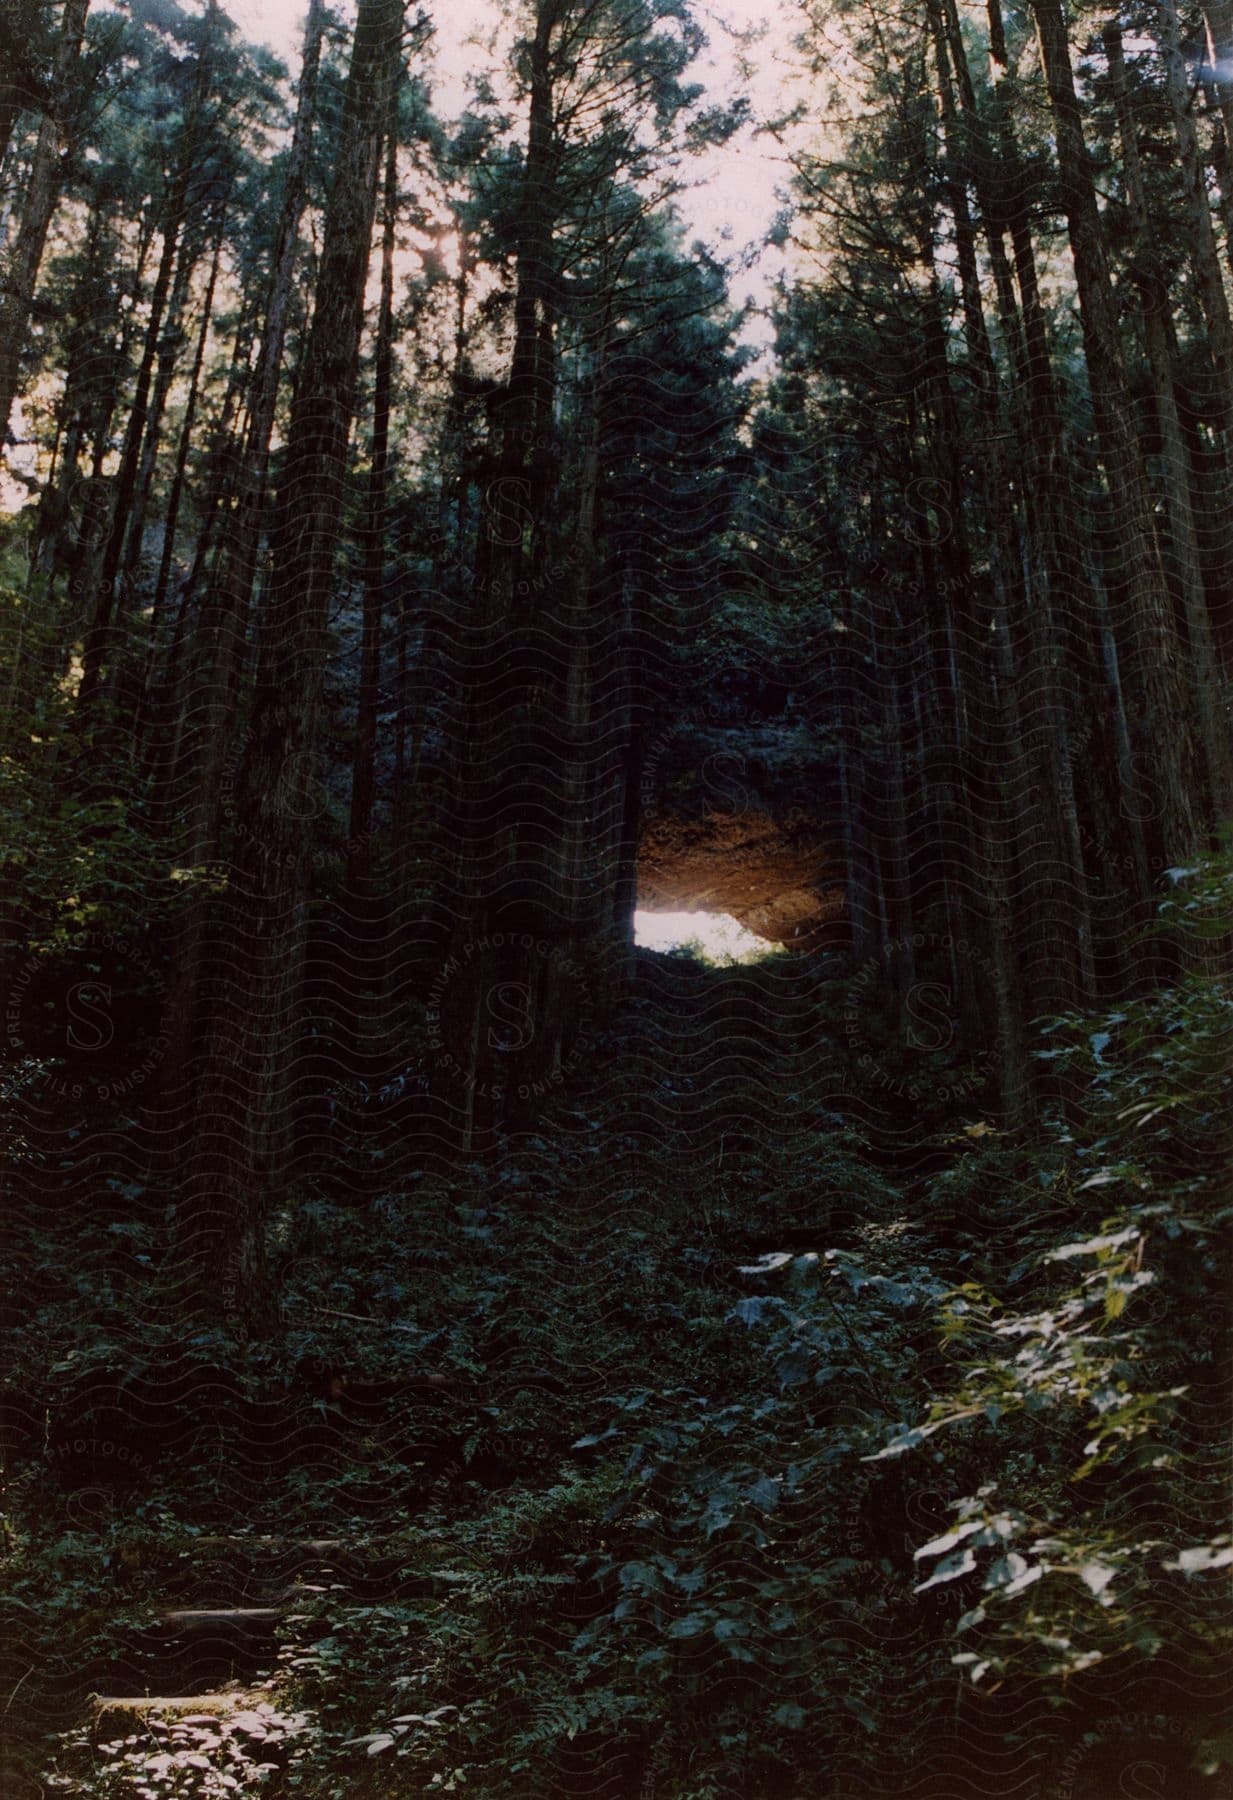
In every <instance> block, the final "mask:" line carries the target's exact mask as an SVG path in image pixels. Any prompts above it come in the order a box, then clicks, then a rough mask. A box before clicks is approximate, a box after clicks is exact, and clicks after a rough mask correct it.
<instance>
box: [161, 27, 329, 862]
mask: <svg viewBox="0 0 1233 1800" xmlns="http://www.w3.org/2000/svg"><path fill="white" fill-rule="evenodd" d="M324 27H325V7H324V4H323V0H310V5H309V9H308V19H307V22H306V24H305V30H304V56H303V62H302V65H301V72H300V86H299V97H298V100H297V104H296V118H295V126H294V129H293V132H292V139H291V149H290V153H289V155H288V159H287V172H286V179H285V184H284V187H283V196H282V206H281V210H280V213H279V223H278V237H277V241H276V243H275V247H274V256H273V261H272V264H271V273H270V286H269V293H268V297H267V301H266V307H265V317H264V323H263V326H262V331H261V347H260V350H259V351H258V355H257V366H256V369H255V370H254V372H253V377H252V382H251V385H250V388H249V408H248V423H247V428H246V431H245V438H244V451H243V456H242V458H241V461H240V466H239V471H238V476H237V481H236V486H235V492H234V497H233V510H232V513H231V517H230V519H229V521H228V522H227V525H226V529H225V531H224V533H223V536H222V539H221V542H220V544H219V547H218V553H217V557H216V560H215V565H214V568H213V570H212V571H211V575H210V580H209V584H208V587H207V589H206V594H205V599H204V603H203V606H202V613H201V620H200V624H199V628H198V632H197V640H196V644H195V647H194V650H193V657H192V661H193V690H194V711H195V726H194V729H193V732H192V739H191V745H190V746H189V747H188V766H184V767H181V769H180V770H179V772H178V779H177V785H179V786H181V787H182V788H184V789H185V791H186V792H187V795H188V820H187V825H186V832H185V843H184V845H183V847H182V855H183V856H184V858H185V859H186V862H187V864H188V866H192V867H196V866H197V865H198V864H199V863H201V862H202V861H204V860H208V858H209V857H210V856H212V855H213V854H214V853H215V851H216V850H217V848H218V832H219V823H220V810H219V809H220V795H221V791H222V775H223V770H224V769H225V767H226V765H227V760H228V757H229V755H230V754H231V751H232V748H233V743H234V737H233V732H234V707H233V702H234V697H235V691H236V684H237V681H238V679H239V673H240V666H241V657H242V651H243V646H244V642H245V637H246V633H247V630H248V615H249V608H250V605H251V602H252V594H253V588H254V585H255V583H256V578H257V563H258V553H259V547H260V541H261V533H262V528H263V525H264V524H265V520H266V501H267V494H266V489H267V480H268V471H269V461H270V442H271V439H272V437H273V433H274V415H275V411H276V409H277V404H278V390H279V379H280V376H281V373H282V361H283V346H284V342H285V339H286V332H287V321H288V317H289V314H290V309H291V302H292V299H293V297H294V292H295V271H296V265H297V261H298V257H299V232H300V221H301V219H302V217H303V214H304V207H305V205H306V203H307V197H308V174H309V164H310V159H311V153H312V138H313V125H314V120H315V117H316V108H317V83H318V77H319V72H320V65H321V41H322V34H323V31H324Z"/></svg>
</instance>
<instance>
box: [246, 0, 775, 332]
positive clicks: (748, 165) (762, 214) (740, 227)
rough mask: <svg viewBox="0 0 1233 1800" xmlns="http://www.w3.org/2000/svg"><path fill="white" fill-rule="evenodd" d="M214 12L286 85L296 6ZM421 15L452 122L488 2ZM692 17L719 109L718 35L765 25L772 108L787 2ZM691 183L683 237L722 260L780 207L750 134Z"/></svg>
mask: <svg viewBox="0 0 1233 1800" xmlns="http://www.w3.org/2000/svg"><path fill="white" fill-rule="evenodd" d="M223 5H224V9H225V10H226V12H227V13H228V14H229V15H230V16H231V18H233V19H234V20H235V22H236V24H237V25H238V26H239V27H240V29H241V31H242V32H243V33H244V35H245V36H246V37H247V38H249V39H250V40H251V41H253V42H256V43H266V44H268V45H269V46H270V48H271V49H273V50H275V51H277V53H278V54H279V56H281V57H282V58H283V59H284V61H285V62H286V63H287V65H288V67H289V68H290V70H291V72H292V75H293V76H294V75H295V74H296V73H297V72H298V68H299V56H300V46H301V43H302V39H303V27H304V16H305V13H306V11H307V4H306V0H223ZM428 10H429V11H430V12H431V14H432V17H433V21H434V23H435V26H436V40H435V59H434V60H435V72H434V77H433V89H434V96H435V100H436V104H437V106H438V108H439V109H440V110H441V111H442V112H443V113H444V114H445V115H446V116H447V117H456V116H457V115H458V114H460V113H461V112H462V111H463V110H464V108H465V106H466V104H467V98H468V94H467V85H466V77H467V74H468V73H469V72H472V71H477V70H479V69H482V68H484V67H485V66H487V58H486V56H485V55H484V53H482V52H480V51H478V50H477V49H476V47H475V45H474V44H470V45H469V44H468V39H470V38H471V37H472V36H473V34H474V33H475V32H476V30H477V29H480V30H482V31H485V32H487V31H490V30H491V28H492V25H493V22H494V20H495V19H496V18H497V17H498V16H499V12H498V7H497V5H496V0H428ZM695 12H696V16H697V17H698V19H699V21H700V23H701V24H702V27H703V29H704V31H705V32H706V34H707V37H708V39H709V40H710V44H709V48H708V50H707V51H706V52H705V53H704V54H703V56H702V57H701V58H700V59H699V61H698V62H697V63H696V64H695V65H694V70H693V71H691V73H692V75H693V78H694V79H696V80H698V81H701V82H703V83H704V84H705V86H706V89H707V93H708V96H709V97H710V98H711V99H713V100H715V101H720V100H723V99H726V98H727V97H729V96H730V95H733V94H735V93H737V92H740V91H742V88H741V81H740V77H739V73H738V69H737V50H736V47H735V46H734V45H733V43H732V39H731V37H730V35H729V31H728V30H726V29H725V27H729V28H732V29H735V30H738V31H747V30H749V29H750V28H751V27H757V26H763V25H765V26H766V35H765V37H764V39H763V40H762V42H761V43H759V44H758V45H757V46H756V47H755V48H754V50H753V52H752V54H751V58H750V60H751V61H752V62H753V63H754V64H755V73H754V78H753V82H752V86H751V87H750V88H749V89H748V91H749V94H750V98H751V101H752V104H753V112H754V115H755V117H759V116H764V115H766V114H768V113H772V112H774V111H775V110H776V108H777V107H780V106H782V105H783V104H784V92H785V89H784V81H785V77H786V75H787V73H788V70H789V64H790V50H789V48H788V46H789V42H790V38H791V34H792V29H793V23H794V18H793V15H795V22H796V23H797V24H799V6H794V5H793V4H792V0H699V4H698V5H697V6H696V7H695ZM691 174H692V175H693V176H694V178H695V179H697V180H698V181H699V182H700V183H701V185H700V187H699V188H698V189H697V191H695V192H691V193H688V194H684V195H682V196H681V198H680V201H679V205H680V207H681V211H682V213H683V214H684V216H685V218H686V220H687V222H688V224H689V226H690V227H691V229H692V232H693V234H694V235H695V236H697V237H700V238H702V239H703V241H704V242H705V243H706V244H707V245H708V247H710V248H712V249H713V250H715V251H716V252H717V253H720V254H723V255H724V256H731V255H733V254H734V253H736V252H739V251H740V250H741V249H742V248H744V246H746V245H748V244H752V243H753V242H754V241H755V240H756V239H757V238H759V237H760V236H761V235H762V234H763V233H764V232H765V231H766V229H767V227H768V225H769V224H770V223H771V220H772V219H773V218H774V216H775V213H776V212H777V211H778V209H779V207H780V205H781V204H782V202H781V201H780V200H778V199H777V197H776V191H775V190H776V188H777V187H782V186H783V185H785V183H786V179H787V171H786V168H785V166H784V162H783V159H782V153H781V152H780V151H779V149H778V147H777V146H776V145H775V144H774V142H773V141H772V140H771V139H769V138H765V137H761V138H759V137H755V136H754V135H753V133H752V132H751V131H746V132H743V133H742V134H741V135H740V136H739V137H736V138H733V139H732V140H730V142H729V143H727V144H726V145H723V146H721V147H720V148H719V149H717V150H713V151H710V152H708V153H707V155H706V156H704V157H700V158H698V159H696V161H695V163H694V165H693V167H692V170H691ZM781 266H782V257H781V255H780V252H779V251H777V250H774V249H771V250H766V251H764V252H763V253H762V256H761V257H760V259H759V262H758V266H757V267H756V268H754V269H751V270H750V271H749V272H748V273H744V272H742V273H739V274H738V275H737V276H736V277H735V279H734V281H733V284H732V297H733V299H734V300H735V301H737V302H741V301H743V300H745V299H746V298H747V297H748V296H750V295H752V296H753V297H754V299H755V301H756V302H757V303H758V304H761V303H762V302H763V301H764V300H765V299H766V298H767V296H768V289H769V283H770V282H771V281H773V279H774V278H775V276H776V274H777V273H778V271H779V269H780V268H781ZM747 335H748V337H749V338H750V340H751V341H755V342H759V343H763V342H766V341H768V340H769V336H770V333H769V331H768V330H765V329H763V330H758V329H754V330H751V331H750V332H749V333H748V334H747Z"/></svg>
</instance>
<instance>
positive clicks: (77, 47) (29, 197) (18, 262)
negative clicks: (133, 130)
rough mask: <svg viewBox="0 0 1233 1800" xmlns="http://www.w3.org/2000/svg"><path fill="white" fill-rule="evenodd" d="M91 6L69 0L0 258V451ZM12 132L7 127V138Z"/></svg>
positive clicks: (58, 184)
mask: <svg viewBox="0 0 1233 1800" xmlns="http://www.w3.org/2000/svg"><path fill="white" fill-rule="evenodd" d="M89 6H90V0H64V11H63V14H62V15H61V20H60V35H59V38H58V40H57V44H56V53H55V62H54V64H53V68H52V75H51V94H50V95H49V99H48V105H47V110H46V112H45V113H44V117H43V120H42V123H41V125H40V126H39V134H38V141H37V143H36V145H35V149H34V160H33V163H32V165H31V169H30V175H29V179H28V181H27V183H26V196H25V203H24V205H23V207H22V213H21V225H20V227H19V229H18V232H17V236H16V239H15V240H14V243H13V248H12V250H11V252H9V253H7V254H6V255H5V257H4V259H3V261H2V262H0V453H2V452H3V448H4V442H5V441H6V440H7V436H8V425H9V414H10V413H11V412H12V410H13V401H14V399H15V398H16V395H17V386H18V379H19V375H20V370H21V353H22V348H23V345H24V343H25V335H26V326H27V323H28V321H29V318H30V307H31V304H32V303H33V300H34V289H35V285H36V283H37V281H38V273H39V266H40V264H41V263H42V260H43V249H44V246H45V245H46V243H47V233H48V230H49V228H50V226H51V219H52V214H53V213H54V212H55V210H56V203H57V201H58V200H59V198H60V189H61V184H62V180H63V171H64V165H65V158H66V157H67V155H68V153H69V149H70V142H71V139H72V135H73V102H74V80H75V76H76V72H77V67H78V63H79V60H80V56H81V40H82V38H83V36H84V35H85V29H86V14H87V12H88V11H89ZM9 91H10V93H11V92H12V89H10V90H9ZM7 137H8V134H7V131H6V133H5V141H6V143H7Z"/></svg>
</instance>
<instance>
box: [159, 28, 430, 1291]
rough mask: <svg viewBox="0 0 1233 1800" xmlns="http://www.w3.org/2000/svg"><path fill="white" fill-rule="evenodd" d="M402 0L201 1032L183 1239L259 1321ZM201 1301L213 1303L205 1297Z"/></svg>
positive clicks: (333, 309)
mask: <svg viewBox="0 0 1233 1800" xmlns="http://www.w3.org/2000/svg"><path fill="white" fill-rule="evenodd" d="M402 15H403V7H402V0H360V6H359V11H358V15H357V18H356V27H355V38H354V43H353V48H352V55H351V65H350V69H349V72H348V77H347V86H346V93H345V98H344V103H343V117H342V122H341V126H340V130H339V138H338V148H337V154H336V159H335V165H334V172H333V179H332V182H331V187H330V195H329V200H328V203H327V206H326V216H325V224H324V233H323V245H322V254H321V263H320V269H319V274H318V280H317V289H316V303H315V307H314V312H313V322H312V327H311V330H310V333H309V339H308V344H307V347H306V353H305V361H304V372H303V379H302V381H301V385H300V391H299V393H298V395H297V397H296V403H295V407H294V410H293V413H292V418H291V425H290V430H289V434H288V440H287V458H286V468H285V473H284V476H283V480H282V484H281V487H280V491H279V495H278V500H277V503H276V508H275V520H274V531H273V544H272V549H273V564H274V569H275V579H274V581H273V582H272V584H271V588H270V593H269V596H268V601H267V604H266V608H265V612H264V615H263V618H262V622H261V632H260V638H259V644H258V669H257V681H256V688H255V692H254V696H253V706H252V716H251V727H250V732H249V736H248V739H247V741H246V744H245V749H244V754H243V757H242V759H241V761H240V765H239V769H238V772H237V779H236V791H235V815H236V831H235V845H234V851H233V864H232V869H231V874H230V878H229V881H228V887H227V893H226V896H225V898H224V903H223V938H222V942H221V944H220V945H219V946H218V950H219V952H220V959H219V960H218V961H217V962H216V963H215V966H214V968H213V970H212V971H211V972H212V973H213V974H214V976H215V979H216V980H217V982H218V991H217V992H216V993H215V994H213V995H209V996H205V997H204V999H203V1003H204V1004H205V1005H206V1007H207V1023H206V1029H205V1032H204V1052H203V1057H202V1065H201V1071H200V1077H199V1080H198V1081H197V1083H196V1093H197V1105H196V1110H195V1117H194V1125H193V1137H192V1144H191V1154H190V1159H189V1160H190V1171H189V1174H188V1176H187V1178H186V1184H185V1195H184V1206H183V1213H182V1217H183V1224H184V1238H183V1241H182V1247H183V1249H184V1251H185V1254H186V1256H187V1257H188V1259H189V1266H190V1268H191V1269H192V1270H193V1272H194V1274H195V1277H196V1279H197V1280H198V1281H199V1282H201V1283H203V1285H204V1290H205V1294H208V1295H209V1296H210V1297H211V1298H212V1299H213V1300H214V1302H215V1304H217V1301H218V1296H219V1285H220V1279H221V1280H222V1281H223V1282H224V1283H225V1282H226V1280H227V1272H228V1271H231V1290H232V1300H231V1306H232V1308H233V1309H234V1311H235V1312H236V1313H237V1314H238V1316H239V1319H240V1320H241V1321H242V1322H245V1321H246V1322H247V1323H248V1324H250V1325H252V1324H260V1323H261V1322H262V1321H263V1320H264V1319H265V1318H266V1317H267V1316H268V1313H269V1308H270V1302H271V1296H270V1293H269V1287H268V1277H267V1272H266V1261H265V1225H266V1217H267V1213H268V1208H269V1204H270V1200H271V1197H272V1195H274V1194H275V1193H280V1192H282V1191H283V1190H284V1187H285V1183H286V1180H287V1177H288V1174H289V1145H290V1139H291V1132H292V1126H293V1123H294V1110H295V1103H296V1094H295V1087H296V1081H297V1077H298V1075H299V1073H300V1067H301V1064H300V1054H299V1051H300V1046H299V1003H300V994H301V983H302V978H303V963H304V953H305V947H306V942H307V924H308V901H309V873H310V868H309V850H310V826H311V815H312V807H311V798H310V793H311V784H312V771H313V765H314V759H315V757H316V753H317V744H318V734H319V721H320V709H321V684H322V676H323V672H324V664H325V653H326V645H327V628H328V615H329V604H330V600H331V597H332V594H333V589H334V569H335V559H336V552H337V547H338V541H339V534H340V529H341V522H342V503H343V483H344V477H345V473H346V459H347V445H348V440H349V437H350V432H351V425H352V418H353V412H354V405H355V390H356V379H357V369H358V361H359V347H360V337H361V333H362V330H363V322H364V290H365V284H366V279H367V273H368V262H369V254H370V249H371V240H372V228H373V218H374V213H375V210H376V200H377V187H378V178H379V174H380V161H381V145H382V142H383V139H384V134H385V128H386V122H387V120H388V116H389V106H390V96H391V93H392V91H393V87H394V82H395V75H396V70H397V68H398V65H399V58H400V50H401V32H402ZM203 1297H204V1296H203Z"/></svg>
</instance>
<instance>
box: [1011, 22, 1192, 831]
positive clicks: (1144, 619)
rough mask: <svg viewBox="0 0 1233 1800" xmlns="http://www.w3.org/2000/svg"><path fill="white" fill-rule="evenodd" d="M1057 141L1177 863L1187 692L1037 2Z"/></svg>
mask: <svg viewBox="0 0 1233 1800" xmlns="http://www.w3.org/2000/svg"><path fill="white" fill-rule="evenodd" d="M1032 11H1033V14H1034V16H1035V19H1036V28H1037V36H1038V40H1039V44H1040V53H1041V62H1042V65H1043V67H1044V71H1045V80H1046V83H1047V86H1048V90H1049V100H1050V105H1051V108H1052V113H1053V121H1054V128H1055V134H1056V139H1057V159H1058V170H1059V174H1060V177H1061V195H1062V205H1063V208H1064V211H1065V214H1066V222H1067V227H1068V231H1069V236H1070V249H1071V257H1072V260H1073V263H1074V270H1075V283H1076V287H1077V289H1078V295H1079V312H1080V318H1081V322H1082V326H1083V342H1084V349H1085V353H1086V361H1087V369H1088V380H1089V384H1090V387H1091V393H1092V407H1093V412H1094V414H1095V419H1096V433H1097V439H1098V442H1099V446H1100V453H1101V460H1102V462H1103V464H1104V471H1105V478H1106V481H1107V484H1108V490H1109V499H1110V530H1109V534H1108V535H1109V542H1108V548H1107V554H1106V559H1105V560H1106V563H1107V565H1108V567H1109V571H1110V579H1111V583H1112V585H1113V588H1114V592H1115V594H1116V595H1117V596H1118V598H1119V600H1120V602H1121V604H1122V605H1124V606H1125V609H1126V613H1127V616H1128V620H1129V638H1130V642H1131V644H1132V657H1133V666H1132V668H1131V669H1130V670H1129V671H1127V673H1128V675H1129V676H1130V677H1131V679H1132V681H1133V687H1132V690H1131V692H1132V695H1133V698H1134V707H1135V716H1134V717H1133V719H1132V722H1131V731H1132V737H1133V738H1134V741H1135V745H1136V750H1137V751H1138V752H1141V753H1142V755H1143V757H1144V759H1145V766H1147V765H1148V764H1149V763H1150V765H1151V766H1153V767H1154V769H1155V771H1156V774H1157V777H1158V808H1157V810H1158V816H1159V827H1160V836H1161V841H1162V845H1163V850H1164V854H1165V856H1166V857H1167V858H1168V859H1169V860H1170V862H1176V863H1184V862H1185V861H1186V859H1187V857H1188V856H1190V855H1191V854H1192V852H1193V851H1194V849H1195V846H1196V842H1197V830H1196V819H1195V812H1194V796H1195V793H1196V791H1197V788H1196V782H1195V769H1194V753H1193V746H1192V743H1191V739H1190V731H1189V725H1188V705H1187V696H1186V681H1185V675H1184V671H1183V669H1182V667H1181V659H1180V646H1179V644H1178V641H1177V632H1176V627H1175V624H1174V619H1173V612H1172V601H1171V599H1170V597H1169V594H1168V590H1167V586H1166V583H1165V580H1164V572H1163V569H1162V567H1161V562H1160V550H1159V545H1158V543H1157V541H1156V533H1155V528H1154V524H1153V519H1152V504H1151V496H1150V494H1149V492H1148V487H1147V481H1146V477H1145V474H1144V470H1143V463H1142V458H1141V454H1140V450H1139V444H1138V440H1137V437H1136V434H1135V429H1134V421H1133V413H1132V411H1131V405H1130V396H1129V393H1128V391H1127V383H1126V374H1125V367H1124V364H1123V361H1122V348H1121V340H1120V336H1119V330H1118V318H1117V307H1116V303H1115V300H1114V295H1113V284H1112V280H1111V278H1110V273H1109V262H1108V256H1107V252H1106V249H1105V240H1104V229H1103V226H1102V223H1101V218H1100V212H1099V209H1098V207H1097V204H1096V187H1095V181H1094V178H1093V173H1092V165H1091V159H1090V157H1089V155H1088V149H1087V144H1086V142H1085V139H1084V135H1083V120H1082V115H1081V113H1080V110H1079V101H1078V97H1077V95H1076V92H1075V85H1074V76H1073V73H1072V70H1071V64H1070V46H1069V44H1068V42H1067V37H1066V25H1065V20H1064V18H1063V15H1062V8H1061V0H1032Z"/></svg>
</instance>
